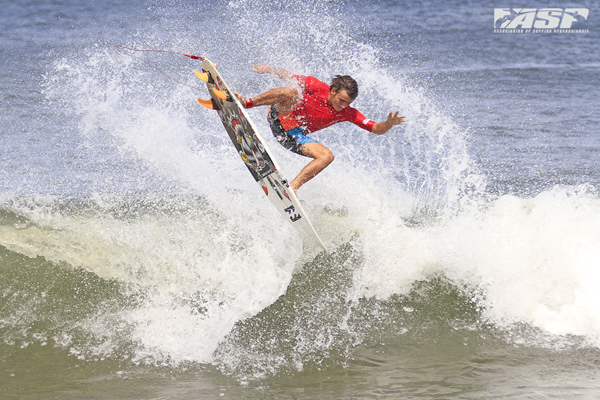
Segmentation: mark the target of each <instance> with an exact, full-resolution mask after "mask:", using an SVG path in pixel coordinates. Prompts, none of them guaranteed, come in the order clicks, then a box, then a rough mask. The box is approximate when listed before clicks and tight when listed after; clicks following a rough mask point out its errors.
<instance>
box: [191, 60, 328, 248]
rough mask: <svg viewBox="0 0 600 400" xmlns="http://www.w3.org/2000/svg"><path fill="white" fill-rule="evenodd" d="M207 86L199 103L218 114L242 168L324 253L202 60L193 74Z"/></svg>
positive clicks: (245, 119)
mask: <svg viewBox="0 0 600 400" xmlns="http://www.w3.org/2000/svg"><path fill="white" fill-rule="evenodd" d="M194 73H195V74H196V76H197V77H198V78H199V79H201V80H202V81H204V82H206V86H207V87H208V92H209V93H210V97H211V99H210V100H203V99H198V102H199V103H200V104H202V105H203V106H204V107H207V108H210V109H213V110H215V111H217V113H218V115H219V118H220V119H221V122H222V123H223V126H224V127H225V130H226V131H227V134H228V135H229V138H230V139H231V142H232V143H233V145H234V146H235V148H236V150H237V151H238V153H239V155H240V157H241V159H242V160H243V161H244V164H245V165H246V167H247V168H248V171H250V174H251V175H252V177H253V178H254V180H255V181H256V182H257V183H258V185H259V186H260V187H261V188H262V190H263V192H264V194H265V195H266V196H267V197H268V198H269V200H270V201H271V203H273V205H274V206H275V208H277V210H279V212H280V213H281V214H282V215H283V216H284V217H285V219H287V220H288V221H289V222H290V223H291V224H292V225H293V226H294V227H296V228H297V229H298V230H299V231H300V232H301V233H302V235H303V236H304V238H305V239H306V240H308V241H309V242H311V243H312V244H314V245H316V246H318V247H321V248H322V249H323V250H326V247H325V245H324V244H323V241H322V240H321V238H320V237H319V235H318V234H317V232H316V231H315V228H314V227H313V224H312V223H311V222H310V219H309V218H308V215H307V214H306V211H304V208H303V207H302V205H301V204H300V201H299V200H298V197H297V196H296V194H295V193H294V191H293V190H292V189H291V188H290V186H289V184H288V180H287V179H286V178H285V176H283V174H282V173H281V170H280V169H279V166H278V165H277V163H276V162H275V159H274V158H273V155H272V153H271V152H270V151H269V149H268V146H267V144H266V143H265V140H264V139H263V138H262V137H261V136H260V134H259V133H258V130H257V129H256V126H255V125H254V123H253V122H252V120H251V119H250V117H249V116H248V114H247V113H246V110H245V109H244V107H243V106H242V104H241V103H240V102H239V100H238V99H237V97H236V96H235V94H234V92H233V91H231V90H230V89H229V86H227V84H226V83H225V80H224V79H223V77H222V76H221V74H219V72H218V71H217V69H216V68H215V66H214V64H213V63H212V62H211V61H209V60H207V59H204V61H203V62H202V72H199V71H194Z"/></svg>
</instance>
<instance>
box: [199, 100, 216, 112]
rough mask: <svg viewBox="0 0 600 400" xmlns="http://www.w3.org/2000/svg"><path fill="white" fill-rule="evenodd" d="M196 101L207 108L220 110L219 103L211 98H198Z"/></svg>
mask: <svg viewBox="0 0 600 400" xmlns="http://www.w3.org/2000/svg"><path fill="white" fill-rule="evenodd" d="M198 103H200V104H202V105H203V106H204V107H206V108H208V109H209V110H220V107H219V105H218V104H217V103H216V102H215V101H214V100H213V99H210V100H204V99H201V98H198Z"/></svg>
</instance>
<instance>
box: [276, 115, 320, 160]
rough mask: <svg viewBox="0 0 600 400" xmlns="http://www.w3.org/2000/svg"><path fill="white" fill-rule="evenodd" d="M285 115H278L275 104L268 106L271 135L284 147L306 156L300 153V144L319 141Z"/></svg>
mask: <svg viewBox="0 0 600 400" xmlns="http://www.w3.org/2000/svg"><path fill="white" fill-rule="evenodd" d="M286 116H287V114H286V115H280V114H279V112H278V111H277V109H276V108H275V106H271V107H269V115H268V117H267V121H268V122H269V125H270V126H271V131H272V132H273V136H275V139H277V141H278V142H279V144H280V145H282V146H283V147H285V148H286V149H288V150H290V151H292V152H294V153H296V154H299V155H301V156H304V157H307V156H306V155H305V154H303V153H302V150H301V148H302V146H303V145H305V144H307V143H319V142H318V141H317V140H315V139H313V138H311V137H308V136H307V135H306V134H305V132H304V130H303V129H302V127H301V126H299V125H298V123H297V122H296V121H295V120H292V119H291V117H290V118H288V119H287V120H286V119H285V117H286ZM294 125H295V126H294ZM284 126H287V128H288V129H286V128H285V127H284Z"/></svg>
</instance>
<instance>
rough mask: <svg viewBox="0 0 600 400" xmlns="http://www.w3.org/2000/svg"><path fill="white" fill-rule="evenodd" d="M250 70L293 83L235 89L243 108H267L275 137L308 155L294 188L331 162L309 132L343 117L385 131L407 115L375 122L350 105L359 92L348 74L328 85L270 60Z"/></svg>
mask: <svg viewBox="0 0 600 400" xmlns="http://www.w3.org/2000/svg"><path fill="white" fill-rule="evenodd" d="M252 70H253V71H254V72H256V73H259V74H265V73H269V74H273V75H275V76H277V77H279V78H282V79H285V80H287V81H288V82H290V83H291V85H290V86H287V87H280V88H275V89H271V90H269V91H267V92H265V93H262V94H259V95H258V96H256V97H252V98H245V97H242V96H241V95H240V94H239V93H236V96H237V97H238V98H239V99H240V101H241V102H242V104H243V105H244V107H245V108H252V107H256V106H266V105H268V106H270V109H269V115H268V118H267V120H268V121H269V125H270V126H271V131H272V132H273V135H274V136H275V138H276V139H277V141H278V142H279V143H280V144H281V145H282V146H284V147H285V148H287V149H288V150H291V151H293V152H294V153H296V154H300V155H302V156H306V157H310V158H312V159H313V160H312V161H311V162H309V163H308V164H307V165H306V166H305V167H304V168H303V169H302V171H300V173H299V174H298V176H297V177H296V178H294V180H293V181H292V182H291V183H290V186H291V187H292V189H293V190H294V192H296V191H297V190H298V189H299V188H300V186H302V185H303V184H305V183H306V182H308V181H309V180H311V179H312V178H314V177H315V176H316V175H317V174H318V173H319V172H321V171H323V169H325V168H326V167H327V166H328V165H329V164H331V163H332V162H333V159H334V156H333V153H332V152H331V150H329V149H328V148H327V147H326V146H324V145H323V144H321V143H319V142H318V141H316V140H315V139H313V138H311V137H309V136H308V135H309V134H311V133H312V132H315V131H318V130H321V129H323V128H327V127H328V126H331V125H334V124H337V123H339V122H343V121H349V122H352V123H353V124H355V125H358V126H359V127H361V128H363V129H365V130H367V131H369V132H373V133H375V134H377V135H383V134H384V133H386V132H387V131H389V130H390V129H392V128H393V127H394V126H395V125H399V124H403V123H404V122H405V121H404V120H405V118H406V117H405V116H403V115H398V114H399V111H396V112H395V113H392V111H390V112H389V113H388V116H387V118H386V120H385V121H383V122H375V121H372V120H370V119H368V118H366V117H365V116H364V115H363V114H362V113H361V112H360V111H358V110H357V109H355V108H353V107H350V104H351V103H352V102H353V101H354V99H356V96H357V95H358V84H357V83H356V81H355V80H354V79H353V78H352V77H350V76H348V75H344V76H340V75H337V76H335V77H334V78H333V79H332V81H331V85H327V84H326V83H324V82H321V81H320V80H318V79H317V78H314V77H311V76H302V75H295V74H292V73H291V72H288V71H286V70H283V69H279V68H273V67H271V66H269V65H268V64H266V63H264V64H258V65H254V66H253V67H252Z"/></svg>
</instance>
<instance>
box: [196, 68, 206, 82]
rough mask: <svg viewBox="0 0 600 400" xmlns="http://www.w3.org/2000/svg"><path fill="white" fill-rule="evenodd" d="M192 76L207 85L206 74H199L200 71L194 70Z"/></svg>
mask: <svg viewBox="0 0 600 400" xmlns="http://www.w3.org/2000/svg"><path fill="white" fill-rule="evenodd" d="M194 75H196V77H197V78H198V79H200V80H201V81H202V82H206V83H208V79H209V76H208V73H207V72H200V71H196V70H194Z"/></svg>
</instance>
